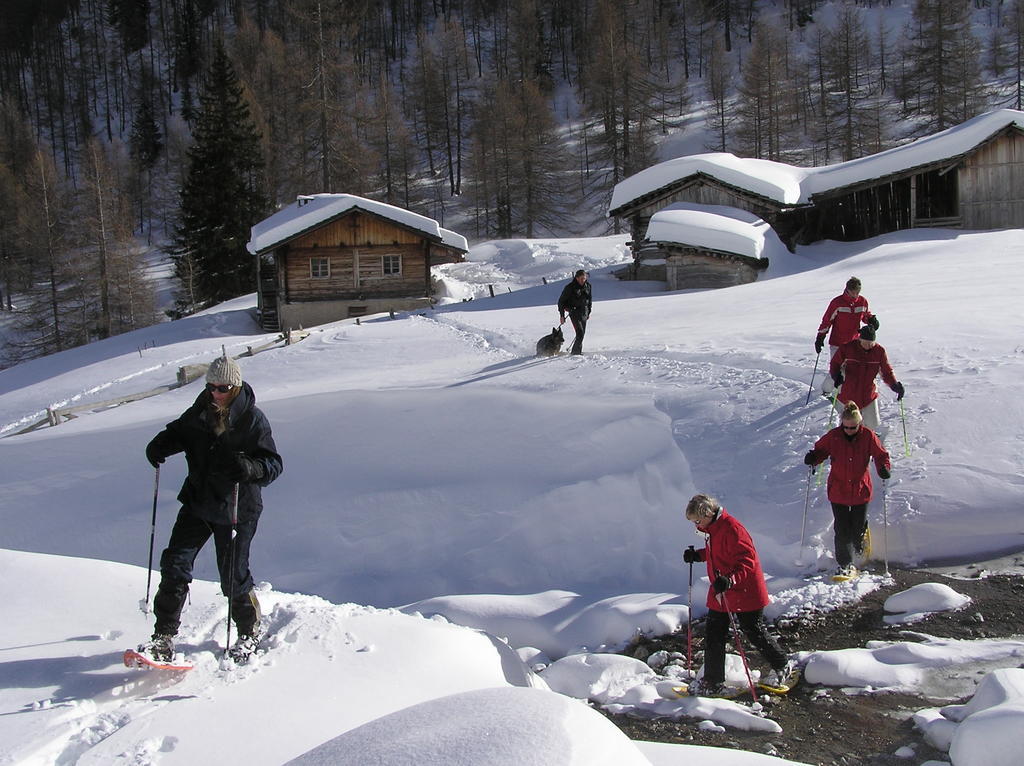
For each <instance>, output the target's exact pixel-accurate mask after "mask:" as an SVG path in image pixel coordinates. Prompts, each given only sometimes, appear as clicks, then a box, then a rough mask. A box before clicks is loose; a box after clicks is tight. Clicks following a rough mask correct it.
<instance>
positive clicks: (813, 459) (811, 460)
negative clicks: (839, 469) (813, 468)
mask: <svg viewBox="0 0 1024 766" xmlns="http://www.w3.org/2000/svg"><path fill="white" fill-rule="evenodd" d="M820 458H821V455H820V454H819V453H818V450H816V449H812V450H811V451H810V452H808V453H807V454H806V455H804V465H817V464H818V463H820V462H821V459H820Z"/></svg>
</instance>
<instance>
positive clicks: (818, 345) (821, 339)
mask: <svg viewBox="0 0 1024 766" xmlns="http://www.w3.org/2000/svg"><path fill="white" fill-rule="evenodd" d="M823 348H825V333H822V334H821V335H819V336H818V337H817V338H815V339H814V350H815V351H816V352H817V353H819V354H820V353H821V350H822V349H823Z"/></svg>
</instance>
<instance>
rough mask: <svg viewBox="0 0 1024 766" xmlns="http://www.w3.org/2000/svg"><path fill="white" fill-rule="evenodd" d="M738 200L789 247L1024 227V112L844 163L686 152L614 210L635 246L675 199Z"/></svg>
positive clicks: (629, 189)
mask: <svg viewBox="0 0 1024 766" xmlns="http://www.w3.org/2000/svg"><path fill="white" fill-rule="evenodd" d="M679 202H687V203H697V204H704V205H729V206H732V207H737V208H741V209H743V210H747V211H750V212H751V213H753V214H754V215H756V216H758V217H759V218H761V219H763V220H764V221H767V222H768V223H769V224H770V225H771V226H772V228H773V229H775V231H776V232H777V233H778V235H779V237H780V238H781V240H782V241H783V242H784V243H785V244H786V246H787V247H789V249H791V250H792V249H794V248H795V247H796V245H798V244H808V243H811V242H816V241H819V240H822V239H836V240H845V241H851V240H859V239H866V238H868V237H874V236H877V235H879V234H885V233H887V232H891V231H897V230H900V229H911V228H921V227H936V226H939V227H952V228H966V229H1008V228H1020V227H1024V112H1020V111H1017V110H1013V109H1001V110H997V111H994V112H988V113H986V114H982V115H979V116H978V117H974V118H972V119H971V120H968V121H967V122H965V123H963V124H961V125H958V126H956V127H953V128H950V129H948V130H945V131H942V132H941V133H936V134H934V135H931V136H927V137H925V138H921V139H918V140H916V141H913V142H911V143H908V144H905V145H903V146H898V147H896V148H893V149H889V150H887V151H885V152H880V153H878V154H873V155H870V156H868V157H862V158H860V159H856V160H850V161H848V162H842V163H838V164H836V165H827V166H823V167H818V168H798V167H794V166H790V165H785V164H783V163H777V162H770V161H767V160H757V159H745V158H739V157H735V156H734V155H732V154H727V153H713V154H698V155H692V156H688V157H679V158H677V159H674V160H669V161H668V162H663V163H661V164H660V165H655V166H653V167H651V168H647V169H646V170H644V171H641V172H640V173H637V174H636V175H634V176H631V177H630V178H627V179H625V180H624V181H622V182H621V183H620V184H618V185H617V186H616V187H615V191H614V192H613V195H612V202H611V205H610V207H609V210H608V215H609V217H616V218H623V219H625V220H626V221H628V226H629V231H630V234H631V235H632V242H631V246H632V247H633V251H634V255H638V254H639V252H640V250H641V249H642V248H648V250H649V246H650V243H649V241H646V240H647V226H648V224H649V222H650V220H651V217H652V216H653V215H654V214H655V213H657V212H658V211H659V210H661V209H663V208H665V207H666V206H669V205H672V204H674V203H679Z"/></svg>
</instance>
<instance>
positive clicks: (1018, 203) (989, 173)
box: [959, 133, 1024, 229]
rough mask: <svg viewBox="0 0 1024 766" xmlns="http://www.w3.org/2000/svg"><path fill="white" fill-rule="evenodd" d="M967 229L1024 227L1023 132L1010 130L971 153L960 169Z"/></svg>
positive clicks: (961, 210)
mask: <svg viewBox="0 0 1024 766" xmlns="http://www.w3.org/2000/svg"><path fill="white" fill-rule="evenodd" d="M959 184H960V212H961V217H962V219H963V225H964V228H967V229H1015V228H1020V227H1024V136H1021V135H1019V134H1017V133H1010V134H1008V135H1005V136H1002V137H1001V138H998V139H996V140H995V141H993V142H992V143H990V144H988V145H987V146H984V147H982V148H981V149H979V150H978V151H977V152H975V153H974V154H973V155H971V156H970V157H969V158H968V159H967V161H966V162H965V163H964V166H963V167H961V168H960V171H959Z"/></svg>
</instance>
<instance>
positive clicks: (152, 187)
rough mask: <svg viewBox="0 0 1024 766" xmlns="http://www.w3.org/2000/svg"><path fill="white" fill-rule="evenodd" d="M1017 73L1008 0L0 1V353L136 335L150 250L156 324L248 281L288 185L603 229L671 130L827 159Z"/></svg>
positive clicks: (447, 219)
mask: <svg viewBox="0 0 1024 766" xmlns="http://www.w3.org/2000/svg"><path fill="white" fill-rule="evenodd" d="M1022 62H1024V0H1011V2H1008V3H1002V2H995V1H994V0H974V1H973V2H972V1H971V0H912V2H911V3H910V4H909V5H896V4H879V3H873V2H863V3H855V2H842V3H834V2H833V3H822V2H818V0H777V1H776V2H766V0H46V2H39V0H5V2H4V12H3V14H0V308H2V311H5V312H10V313H11V314H14V315H16V319H17V324H18V326H19V329H20V334H19V337H20V338H21V339H22V340H21V341H19V344H15V345H18V348H15V347H13V346H12V347H11V348H9V349H7V354H6V356H7V357H8V359H14V358H27V357H31V356H36V355H39V354H41V353H50V352H52V351H55V350H60V349H62V348H68V347H71V346H74V345H78V344H81V343H84V342H88V341H89V340H92V339H95V338H101V337H107V336H109V335H111V334H116V333H119V332H124V331H126V330H130V329H134V328H136V327H140V326H145V325H148V324H150V323H152V322H153V321H154V312H155V308H154V301H153V295H152V289H151V286H150V285H149V283H148V282H147V280H146V279H145V278H144V273H143V263H142V261H141V254H142V253H143V252H144V251H146V250H147V249H152V248H153V247H156V246H159V247H162V248H164V249H165V250H166V252H167V253H168V254H169V255H170V256H171V258H172V260H173V262H174V264H175V273H176V275H177V277H178V279H179V281H180V282H181V284H182V291H181V295H180V296H179V298H178V306H177V314H178V315H181V314H187V313H189V312H191V311H194V310H196V309H198V308H202V307H203V306H205V305H209V304H210V303H212V302H215V301H217V300H223V299H224V298H225V297H230V296H231V295H237V294H241V293H244V292H248V291H251V290H252V289H253V288H252V269H251V263H250V261H251V259H250V258H248V256H247V254H246V253H245V241H246V240H247V232H248V229H249V226H251V225H252V224H253V223H255V222H256V221H258V220H260V219H261V218H263V217H265V216H266V215H267V214H269V213H270V212H272V211H273V210H274V209H275V208H276V207H277V206H279V205H281V204H287V203H289V202H291V201H293V200H294V199H295V197H296V195H298V194H309V193H318V192H346V193H352V194H358V195H362V196H367V197H372V198H374V199H378V200H381V201H385V202H389V203H391V204H395V205H398V206H401V207H404V208H408V209H411V210H414V211H416V212H419V213H422V214H424V215H427V216H430V217H432V218H435V219H437V220H438V221H439V222H440V223H441V224H442V225H443V226H447V227H450V228H455V229H456V230H458V231H459V232H460V233H462V234H464V235H466V236H467V237H468V238H469V239H470V240H471V241H480V240H483V239H489V238H507V237H513V236H524V237H533V236H551V235H570V234H582V233H587V234H596V233H606V232H608V231H611V230H612V229H613V228H614V227H615V226H616V225H617V224H616V222H615V221H607V220H605V218H604V213H605V210H606V205H607V201H608V199H609V197H610V194H611V190H612V188H613V187H614V185H615V184H616V183H617V182H619V181H620V180H622V179H623V178H625V177H627V176H629V175H631V174H633V173H635V172H637V171H639V170H641V169H643V168H645V167H648V166H650V165H651V164H653V163H655V162H657V161H659V160H661V159H665V157H661V156H659V153H658V152H659V142H661V141H662V140H664V139H665V137H667V136H671V135H673V134H675V133H678V132H679V131H680V130H684V129H689V128H690V127H693V126H694V125H695V124H696V125H697V126H698V127H699V129H700V130H701V131H702V132H703V133H704V134H705V135H706V136H707V141H706V144H705V147H704V148H705V149H707V150H709V151H728V152H733V153H734V154H737V155H740V156H747V157H758V158H765V159H772V160H780V161H785V162H790V163H794V164H802V165H822V164H828V163H833V162H838V161H842V160H846V159H853V158H856V157H859V156H863V155H866V154H871V153H874V152H877V151H880V150H882V149H885V148H888V147H889V146H892V145H895V144H897V143H899V142H902V141H906V140H908V139H910V138H914V137H916V136H920V135H924V134H927V133H932V132H935V131H937V130H941V129H943V128H946V127H950V126H952V125H955V124H958V123H960V122H962V121H964V120H965V119H968V118H969V117H972V116H974V115H976V114H978V113H980V112H984V111H987V110H989V109H993V108H997V107H1004V106H1008V107H1013V108H1018V109H1019V108H1020V107H1021V103H1022V90H1021V88H1022V83H1024V73H1022ZM684 126H688V127H686V128H684ZM0 316H2V314H0Z"/></svg>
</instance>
